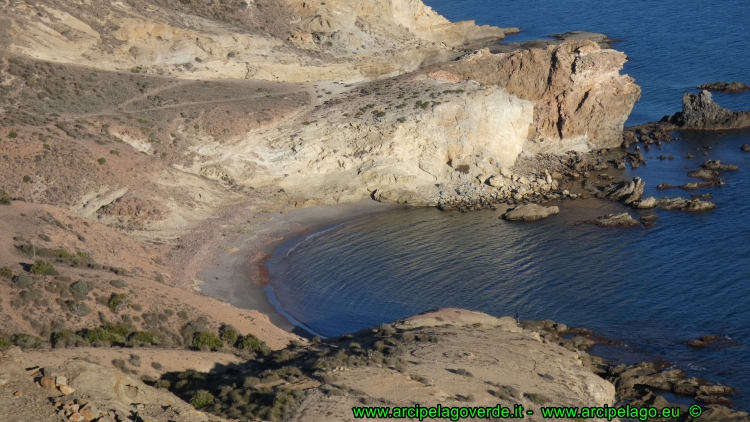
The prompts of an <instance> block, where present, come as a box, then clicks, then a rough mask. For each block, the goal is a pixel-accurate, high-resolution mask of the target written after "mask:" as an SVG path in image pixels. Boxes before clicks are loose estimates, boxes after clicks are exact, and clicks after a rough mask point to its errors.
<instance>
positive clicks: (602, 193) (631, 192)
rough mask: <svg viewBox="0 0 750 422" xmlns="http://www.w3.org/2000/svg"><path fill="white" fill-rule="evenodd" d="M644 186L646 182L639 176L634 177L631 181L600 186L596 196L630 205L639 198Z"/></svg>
mask: <svg viewBox="0 0 750 422" xmlns="http://www.w3.org/2000/svg"><path fill="white" fill-rule="evenodd" d="M645 187H646V183H645V182H644V181H643V180H641V178H640V177H635V178H633V180H631V181H622V182H616V183H610V184H608V185H607V186H604V187H602V188H601V189H600V190H599V192H598V193H597V194H596V196H597V197H598V198H601V199H608V200H610V201H618V202H622V203H623V204H626V205H630V204H632V203H634V202H636V201H639V200H640V199H641V197H642V196H643V189H644V188H645Z"/></svg>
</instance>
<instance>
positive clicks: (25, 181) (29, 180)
mask: <svg viewBox="0 0 750 422" xmlns="http://www.w3.org/2000/svg"><path fill="white" fill-rule="evenodd" d="M23 182H24V183H31V176H29V175H26V176H23Z"/></svg>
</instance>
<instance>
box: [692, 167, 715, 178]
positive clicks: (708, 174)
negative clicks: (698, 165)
mask: <svg viewBox="0 0 750 422" xmlns="http://www.w3.org/2000/svg"><path fill="white" fill-rule="evenodd" d="M688 177H694V178H696V179H703V180H713V179H716V178H717V177H719V173H717V172H716V171H713V170H706V169H700V170H693V171H691V172H690V173H688Z"/></svg>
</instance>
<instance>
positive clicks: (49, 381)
mask: <svg viewBox="0 0 750 422" xmlns="http://www.w3.org/2000/svg"><path fill="white" fill-rule="evenodd" d="M39 384H40V385H41V386H42V387H44V388H46V389H47V390H56V389H57V386H56V385H55V377H42V379H40V380H39Z"/></svg>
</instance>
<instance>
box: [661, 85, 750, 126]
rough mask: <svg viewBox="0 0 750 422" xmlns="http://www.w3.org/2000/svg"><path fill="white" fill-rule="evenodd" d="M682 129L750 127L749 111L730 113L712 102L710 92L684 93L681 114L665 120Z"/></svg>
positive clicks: (730, 111)
mask: <svg viewBox="0 0 750 422" xmlns="http://www.w3.org/2000/svg"><path fill="white" fill-rule="evenodd" d="M665 120H668V121H669V122H671V123H674V124H676V125H678V126H681V127H682V128H684V129H701V130H719V129H740V128H744V127H750V111H732V110H729V109H726V108H724V107H722V106H720V105H718V104H716V103H715V102H714V100H713V96H712V95H711V93H710V92H708V91H706V90H703V91H701V92H700V93H698V94H691V93H686V94H685V95H683V96H682V112H680V113H676V114H674V115H672V116H671V117H668V118H665Z"/></svg>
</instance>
